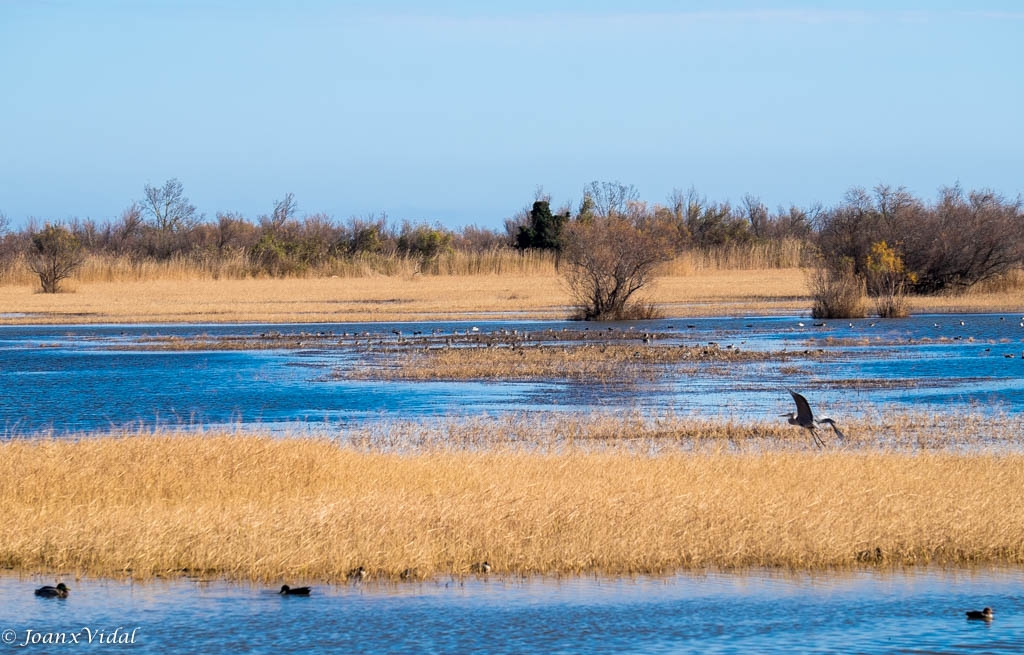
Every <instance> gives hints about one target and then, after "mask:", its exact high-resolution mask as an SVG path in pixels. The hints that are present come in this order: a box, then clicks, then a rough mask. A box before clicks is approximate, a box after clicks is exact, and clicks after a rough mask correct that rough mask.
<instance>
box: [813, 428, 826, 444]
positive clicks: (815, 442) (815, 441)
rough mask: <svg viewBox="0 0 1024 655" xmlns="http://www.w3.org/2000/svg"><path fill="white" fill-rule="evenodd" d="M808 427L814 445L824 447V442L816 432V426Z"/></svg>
mask: <svg viewBox="0 0 1024 655" xmlns="http://www.w3.org/2000/svg"><path fill="white" fill-rule="evenodd" d="M810 429H811V436H812V437H813V438H814V445H816V446H817V447H818V448H824V447H825V442H824V441H823V440H822V438H821V436H820V435H819V434H818V428H816V427H814V426H813V425H812V426H811V428H810Z"/></svg>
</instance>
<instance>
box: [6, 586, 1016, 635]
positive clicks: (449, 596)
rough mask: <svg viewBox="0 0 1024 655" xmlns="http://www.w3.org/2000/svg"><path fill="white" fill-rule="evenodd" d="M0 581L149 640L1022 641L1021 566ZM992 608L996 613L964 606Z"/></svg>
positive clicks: (51, 607)
mask: <svg viewBox="0 0 1024 655" xmlns="http://www.w3.org/2000/svg"><path fill="white" fill-rule="evenodd" d="M37 582H38V580H34V579H33V580H27V579H25V580H23V579H18V578H17V577H14V576H6V577H2V578H0V629H4V630H13V631H14V632H15V635H16V640H17V643H21V642H22V641H23V640H24V639H25V636H26V632H27V631H28V630H30V629H31V630H34V631H40V632H52V633H61V632H72V631H81V630H82V629H83V628H84V627H88V628H90V629H91V630H93V631H94V632H95V631H96V630H100V629H102V630H106V631H107V632H108V633H111V632H112V631H113V630H114V629H115V628H118V627H120V628H121V629H122V631H123V632H130V631H131V630H137V633H136V634H137V639H136V648H135V649H134V650H139V651H141V652H167V651H168V650H171V651H178V652H199V651H207V652H209V651H226V650H230V651H250V652H257V653H269V652H272V651H274V650H279V649H281V648H306V649H314V650H325V651H342V652H352V651H355V652H366V653H395V652H445V653H449V652H452V653H453V652H492V653H552V652H595V653H596V652H607V653H622V652H644V653H651V652H701V653H751V652H759V653H767V652H786V651H791V652H801V653H802V652H843V653H849V652H949V651H955V652H963V651H964V650H980V651H985V652H991V651H999V650H1006V651H1011V652H1012V651H1014V650H1017V649H1019V647H1020V644H1022V643H1024V619H1022V618H1021V617H1022V616H1024V614H1022V610H1024V597H1022V596H1021V594H1020V588H1021V583H1022V582H1024V575H1022V573H1021V572H1020V571H1016V570H996V571H984V572H963V571H923V572H916V573H892V572H888V573H886V572H883V573H879V572H859V573H853V574H816V575H810V574H801V575H778V574H769V573H747V574H719V573H715V574H708V575H679V576H674V577H669V578H664V579H660V578H658V579H655V578H637V579H607V578H575V579H568V580H561V581H559V580H545V579H527V580H518V581H514V580H501V579H489V580H477V579H466V580H447V581H444V580H442V581H437V582H426V583H422V584H401V585H394V586H392V585H375V584H368V583H364V584H360V585H355V586H341V587H332V586H323V585H322V586H319V587H316V588H315V589H314V595H313V596H312V597H309V598H288V597H281V596H279V595H277V594H275V593H274V589H273V586H272V585H267V586H265V587H250V586H247V585H228V584H224V583H209V584H204V583H197V582H194V581H185V580H180V581H173V582H155V583H150V584H135V585H132V584H129V583H121V582H113V581H89V580H80V581H76V582H73V583H72V585H71V586H72V595H71V597H70V598H69V599H67V600H66V601H57V600H45V599H39V598H36V597H34V596H33V595H32V588H33V586H34V585H35V584H36V583H37ZM982 605H990V606H992V607H994V608H995V610H996V618H995V620H994V621H993V622H992V623H991V624H986V623H984V622H974V621H967V620H966V617H965V615H964V611H965V609H970V608H975V607H981V606H982Z"/></svg>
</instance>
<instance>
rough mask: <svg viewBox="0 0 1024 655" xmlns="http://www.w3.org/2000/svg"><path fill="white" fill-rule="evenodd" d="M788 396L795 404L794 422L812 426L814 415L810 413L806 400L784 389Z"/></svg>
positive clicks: (790, 390)
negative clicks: (791, 397)
mask: <svg viewBox="0 0 1024 655" xmlns="http://www.w3.org/2000/svg"><path fill="white" fill-rule="evenodd" d="M786 391H788V392H789V395H791V396H793V400H794V402H796V420H797V422H798V423H799V424H800V425H805V426H806V425H814V414H812V413H811V405H810V404H809V403H808V402H807V399H806V398H804V397H803V396H801V395H800V394H798V393H797V392H795V391H793V390H792V389H786Z"/></svg>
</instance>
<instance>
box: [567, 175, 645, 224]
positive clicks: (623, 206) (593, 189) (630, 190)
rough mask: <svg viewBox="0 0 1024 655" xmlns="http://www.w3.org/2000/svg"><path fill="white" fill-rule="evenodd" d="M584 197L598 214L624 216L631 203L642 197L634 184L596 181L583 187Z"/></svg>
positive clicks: (581, 211) (585, 201) (581, 212)
mask: <svg viewBox="0 0 1024 655" xmlns="http://www.w3.org/2000/svg"><path fill="white" fill-rule="evenodd" d="M583 199H584V200H583V202H584V203H586V204H588V205H589V206H590V208H591V209H592V211H593V213H594V214H595V215H597V216H624V215H625V214H626V212H627V211H628V209H629V204H630V203H631V202H635V201H637V200H639V199H640V192H639V191H637V190H636V187H634V186H633V185H632V184H622V183H621V182H597V181H594V182H591V183H590V184H588V185H587V186H586V187H584V188H583ZM588 200H589V202H587V201H588ZM580 214H581V215H582V214H583V210H582V209H581V210H580Z"/></svg>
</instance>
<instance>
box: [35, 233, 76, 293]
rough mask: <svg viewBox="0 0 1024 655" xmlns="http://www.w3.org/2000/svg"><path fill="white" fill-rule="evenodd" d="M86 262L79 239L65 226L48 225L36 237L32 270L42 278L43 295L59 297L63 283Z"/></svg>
mask: <svg viewBox="0 0 1024 655" xmlns="http://www.w3.org/2000/svg"><path fill="white" fill-rule="evenodd" d="M84 261H85V252H84V250H83V249H82V244H81V243H80V242H79V241H78V237H76V236H75V235H74V234H72V233H71V232H70V231H69V230H68V229H67V228H65V227H64V226H62V225H51V224H49V223H47V224H46V225H45V227H43V229H42V230H40V231H39V232H36V233H35V234H33V235H32V242H31V247H30V249H29V253H28V266H29V268H30V269H31V270H32V272H33V273H35V274H36V275H38V276H39V283H40V285H41V286H42V287H43V293H57V292H58V291H60V283H61V282H62V281H63V280H65V279H67V278H68V277H70V276H71V274H72V273H74V272H75V270H76V269H77V268H78V267H79V266H81V265H82V262H84Z"/></svg>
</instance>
